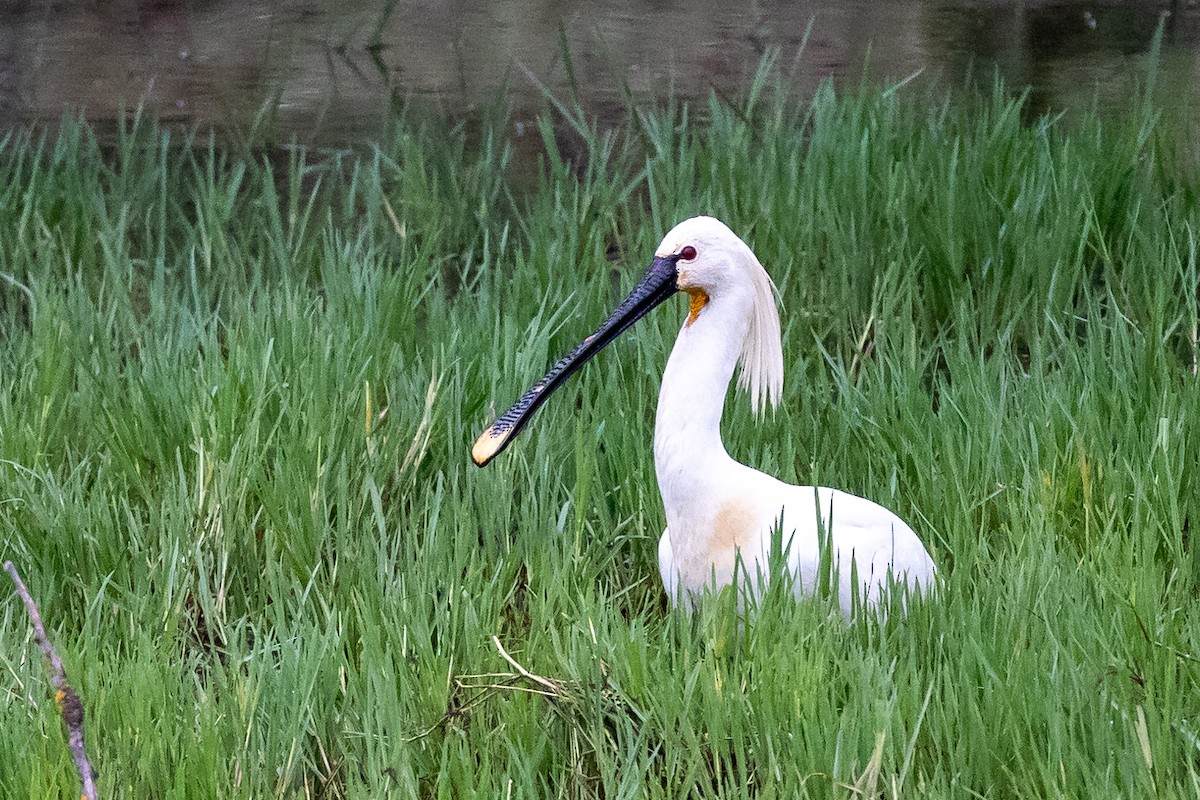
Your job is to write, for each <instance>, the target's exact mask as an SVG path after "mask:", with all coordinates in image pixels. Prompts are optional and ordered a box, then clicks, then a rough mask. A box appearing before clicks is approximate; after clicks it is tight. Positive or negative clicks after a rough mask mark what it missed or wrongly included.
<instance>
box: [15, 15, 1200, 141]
mask: <svg viewBox="0 0 1200 800" xmlns="http://www.w3.org/2000/svg"><path fill="white" fill-rule="evenodd" d="M347 5H348V6H349V7H348V8H344V7H343V8H336V7H335V4H331V3H316V2H262V1H261V0H260V2H236V3H235V2H227V1H225V0H210V1H209V2H199V3H197V2H192V1H189V2H181V1H180V0H159V1H158V2H125V3H112V4H110V3H95V4H90V3H89V4H62V5H59V4H52V3H49V2H42V3H32V2H30V3H8V4H5V6H4V8H3V10H0V121H2V122H4V123H6V124H9V125H11V124H13V123H16V122H21V121H28V120H48V121H53V120H57V119H58V118H60V117H61V115H62V114H63V113H64V111H65V110H73V111H82V112H83V113H86V114H87V115H88V116H89V117H91V118H94V119H97V120H105V119H111V118H113V117H114V116H115V115H116V114H117V113H118V109H119V108H120V106H121V104H122V103H124V104H126V105H127V106H128V105H133V104H136V103H139V102H142V103H144V104H145V105H146V106H147V107H148V108H149V109H150V110H151V111H153V112H154V113H155V114H157V115H158V116H160V117H163V118H167V119H176V120H179V121H180V122H182V123H184V124H188V125H191V124H197V125H201V126H208V125H225V124H233V125H236V126H245V125H246V124H248V123H249V122H250V121H251V120H253V119H254V118H255V115H256V114H257V113H258V112H259V111H260V109H262V108H263V107H264V104H266V107H269V108H272V109H274V110H275V112H276V114H275V117H274V118H275V119H276V120H277V122H278V128H277V131H278V135H279V136H280V137H290V136H291V135H293V134H295V135H296V136H297V137H298V138H299V139H301V140H303V141H310V142H318V143H334V142H342V141H347V140H357V139H361V138H367V137H370V136H372V135H374V134H375V133H377V132H378V131H379V130H380V127H381V125H382V124H383V121H384V120H385V119H386V116H387V114H388V113H389V107H390V102H391V100H392V99H394V98H414V97H416V98H423V99H424V100H427V101H429V102H430V103H431V104H433V105H434V106H435V107H436V108H438V109H439V110H441V111H443V112H445V113H448V114H451V115H460V114H469V113H470V112H471V111H472V110H473V109H476V108H478V107H479V106H480V105H482V104H486V103H489V102H492V101H494V100H495V98H496V97H497V96H499V93H501V92H506V93H507V96H508V97H509V98H510V100H511V102H513V103H514V104H515V105H517V106H518V107H521V106H536V105H539V104H540V95H539V90H538V89H537V87H536V86H535V85H534V84H533V83H532V82H531V81H530V80H529V78H528V77H527V76H526V74H525V72H524V71H523V69H522V67H521V66H520V65H524V66H525V67H528V69H529V70H530V71H531V72H532V73H533V74H535V75H537V76H538V77H539V78H540V79H541V80H543V81H545V83H546V84H547V85H548V86H549V87H550V88H551V90H553V91H554V92H556V93H557V94H559V95H562V96H566V97H570V96H571V95H572V94H573V93H575V92H578V97H579V99H580V100H581V101H582V102H583V103H584V104H585V105H586V106H588V107H589V109H590V110H591V111H592V112H593V113H597V114H599V115H601V116H603V115H605V114H616V113H618V110H619V109H620V108H621V107H622V106H623V102H624V100H623V94H624V93H625V92H628V93H630V94H632V96H633V97H634V98H636V99H638V100H645V99H648V98H652V97H660V96H662V95H663V94H664V93H665V92H666V91H667V90H668V89H673V90H674V91H676V92H678V93H680V94H682V95H684V96H687V97H693V98H703V97H706V96H707V94H708V92H709V90H710V88H716V89H717V90H719V91H722V92H727V93H731V94H737V93H738V92H739V91H740V90H741V89H744V88H745V86H746V85H747V83H748V81H749V79H750V77H751V76H752V75H753V72H754V69H755V67H756V66H757V64H758V63H759V61H760V59H761V57H762V55H763V53H765V52H767V51H768V50H769V49H772V48H778V49H779V51H780V52H781V53H782V58H783V61H784V71H785V74H787V75H789V76H790V78H789V79H790V80H791V81H792V82H793V84H794V87H793V88H794V89H795V90H796V91H797V92H798V93H800V94H804V93H806V92H809V91H811V90H812V89H813V88H814V87H815V86H816V85H817V84H818V83H819V82H820V81H821V80H823V79H825V78H826V77H829V76H833V77H834V78H835V79H845V80H851V81H858V80H859V79H860V78H861V77H863V76H864V75H866V76H869V77H870V78H873V79H879V80H885V79H899V78H902V77H904V76H907V75H910V74H912V73H914V72H917V71H920V70H923V71H924V72H923V76H924V77H923V78H922V80H929V79H931V78H932V79H936V78H940V79H943V80H947V81H950V82H954V81H961V80H962V76H963V75H964V74H967V73H968V72H970V73H972V74H975V75H978V76H985V79H986V80H988V81H990V80H991V74H992V68H993V67H992V65H995V67H997V68H998V69H999V71H1000V73H1001V74H1002V75H1003V76H1004V77H1005V78H1006V80H1007V81H1008V82H1009V83H1010V85H1013V86H1026V85H1027V86H1029V87H1031V90H1032V97H1033V100H1034V105H1035V106H1036V107H1037V108H1039V109H1040V108H1051V109H1058V108H1070V107H1072V106H1075V105H1078V104H1080V103H1088V102H1090V101H1091V100H1092V98H1093V97H1099V98H1100V101H1101V102H1102V103H1104V104H1110V105H1119V104H1121V103H1126V102H1128V99H1129V97H1130V92H1131V89H1132V87H1133V85H1134V84H1135V83H1136V81H1137V80H1138V79H1140V78H1141V77H1142V76H1144V75H1145V73H1146V59H1147V51H1148V49H1149V47H1150V43H1151V41H1152V39H1153V34H1154V31H1155V29H1156V26H1157V25H1158V23H1159V19H1160V16H1164V15H1165V16H1164V18H1165V20H1166V24H1167V35H1166V37H1165V38H1166V42H1165V44H1164V51H1163V58H1162V67H1161V74H1162V79H1163V80H1164V81H1165V82H1167V83H1168V84H1172V85H1175V86H1177V87H1179V88H1180V89H1183V88H1185V87H1186V88H1187V89H1188V91H1192V90H1193V88H1194V85H1195V84H1196V83H1197V78H1198V77H1200V57H1198V51H1197V43H1198V42H1200V9H1198V8H1197V7H1196V4H1195V3H1179V2H1172V3H1165V4H1164V3H1155V2H1149V3H1146V2H1131V3H1108V4H1102V5H1097V4H1093V3H1036V2H1034V3H1016V2H983V3H976V2H962V3H930V2H887V3H879V2H870V1H869V0H868V1H867V2H831V1H830V0H821V1H818V2H802V3H790V2H788V3H785V2H774V3H751V4H749V5H746V6H743V5H742V4H738V3H729V2H702V3H683V2H669V1H662V2H653V1H651V2H643V3H638V4H633V5H630V4H627V3H617V2H612V0H607V1H606V2H556V3H551V2H539V1H538V0H510V1H508V2H486V0H458V1H457V2H435V1H434V0H426V1H425V2H376V3H355V4H347ZM810 23H811V28H810ZM806 35H807V39H806ZM802 43H804V46H803V47H801V44H802ZM564 54H569V61H568V59H567V58H566V57H565V56H564Z"/></svg>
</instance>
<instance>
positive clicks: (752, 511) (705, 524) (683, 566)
mask: <svg viewBox="0 0 1200 800" xmlns="http://www.w3.org/2000/svg"><path fill="white" fill-rule="evenodd" d="M774 288H775V287H774V284H773V283H772V281H771V278H770V276H768V275H767V272H766V270H764V269H763V267H762V265H761V264H760V263H759V261H758V259H757V258H756V257H755V255H754V253H753V252H752V251H751V249H750V248H749V246H747V245H746V243H745V242H743V241H742V240H741V239H740V238H738V236H737V235H736V234H734V233H733V231H731V230H730V229H729V228H728V227H726V226H725V224H724V223H722V222H720V221H719V220H716V219H713V218H712V217H695V218H693V219H689V220H685V221H684V222H681V223H679V224H678V225H676V226H675V227H674V228H673V229H672V230H671V232H670V233H668V234H667V235H666V237H665V238H663V240H662V244H660V245H659V247H658V250H657V251H656V252H655V256H654V260H653V261H652V262H651V264H650V267H649V269H647V270H646V274H645V275H644V276H643V277H642V279H641V281H640V282H639V283H638V284H637V286H636V287H634V289H633V291H632V292H631V293H630V295H629V296H628V297H627V298H626V299H625V300H624V301H623V302H622V303H621V304H620V305H619V306H618V307H617V309H616V310H615V311H614V312H613V313H612V315H611V316H610V317H609V318H608V319H607V320H606V321H605V322H604V324H603V325H601V326H600V327H599V328H598V329H597V330H596V332H595V333H594V334H592V335H591V336H589V337H587V338H586V339H585V340H584V341H583V343H582V344H580V345H579V346H578V347H577V348H575V350H574V351H573V352H571V353H570V355H568V356H566V357H565V358H563V359H561V360H559V361H558V363H556V364H555V365H554V367H553V368H552V369H551V370H550V371H549V372H548V373H546V376H545V377H543V378H542V379H541V380H540V381H538V382H537V383H536V384H534V386H533V388H531V389H530V390H529V391H528V392H526V393H525V395H524V396H523V397H522V398H521V399H520V400H518V401H517V403H516V404H515V405H514V406H513V407H512V408H510V409H509V410H508V411H506V412H505V413H504V414H502V415H501V416H500V417H498V418H497V419H496V421H495V422H493V423H492V424H491V426H490V427H488V429H487V430H485V431H484V432H483V434H482V435H480V437H479V439H478V440H477V441H476V442H475V445H474V447H473V448H472V450H471V455H472V458H473V459H474V461H475V463H476V464H478V465H479V466H481V467H482V466H484V465H485V464H487V463H488V462H489V461H491V460H492V459H493V458H494V457H495V456H496V455H497V454H498V453H500V451H501V450H503V449H504V448H505V447H506V446H507V445H508V444H509V443H510V442H511V441H512V440H513V439H514V438H515V437H516V435H517V434H518V433H520V432H521V429H522V428H524V427H525V424H526V423H527V422H528V421H529V418H530V417H531V416H532V415H533V413H534V412H535V411H536V410H537V409H538V407H539V406H540V405H541V404H542V403H543V402H545V400H546V398H547V397H549V396H550V394H551V393H552V392H553V391H554V390H555V388H557V387H558V386H559V385H560V384H562V382H563V381H565V380H566V379H567V378H568V377H569V376H570V375H571V374H572V373H574V372H575V370H577V369H579V367H581V366H582V365H583V364H584V363H585V362H586V361H587V360H588V359H590V358H591V357H592V356H594V355H595V354H596V353H598V352H599V351H600V350H601V349H602V348H603V347H604V346H605V345H607V344H608V343H609V342H611V341H612V340H613V339H615V338H616V337H617V336H619V335H620V334H621V333H622V332H623V331H625V330H626V329H627V328H629V326H631V325H633V323H635V322H637V320H639V319H640V318H641V317H642V316H644V315H645V314H646V313H647V312H649V311H650V310H651V309H652V308H654V307H655V306H657V305H659V304H660V303H662V302H663V301H664V300H666V299H667V298H668V297H670V296H671V295H673V294H675V292H676V291H683V292H686V293H687V294H688V296H689V297H690V298H691V301H690V304H689V307H688V313H687V317H686V319H685V320H684V322H683V327H682V328H681V329H680V331H679V336H678V338H676V340H675V347H674V349H672V351H671V356H670V358H669V359H668V360H667V368H666V371H665V372H664V374H663V378H662V388H661V390H660V391H659V396H658V413H657V417H656V420H655V425H654V468H655V472H656V474H657V477H658V488H659V491H660V492H661V493H662V499H663V507H664V509H665V511H666V519H667V529H666V530H665V531H664V532H663V535H662V538H660V539H659V542H658V564H659V570H660V572H661V574H662V580H663V584H664V586H665V587H666V590H667V593H668V594H669V595H670V597H671V599H672V602H683V603H684V604H685V606H687V607H690V606H691V603H692V600H693V598H694V597H695V596H696V595H697V594H698V593H700V592H702V591H703V590H704V589H706V588H713V587H717V588H719V587H723V586H726V585H728V584H729V583H730V582H731V581H732V579H733V577H734V573H735V570H736V569H738V567H737V565H738V564H739V563H740V564H741V569H744V570H745V572H744V576H745V577H748V578H750V579H751V580H752V581H757V588H758V589H761V588H762V586H763V583H762V581H764V580H765V579H766V578H767V576H768V575H769V566H768V558H769V556H770V554H771V552H772V537H773V535H775V532H776V531H779V533H780V535H781V536H782V540H781V542H776V547H778V548H780V549H779V550H777V551H776V552H782V553H786V555H787V569H788V571H789V572H790V573H791V575H792V576H793V579H794V583H793V586H794V590H795V592H796V593H797V594H805V593H810V592H812V591H813V589H814V587H816V586H817V582H818V579H819V574H820V570H821V569H822V568H829V566H830V565H831V564H832V566H833V571H835V572H836V575H837V578H838V585H837V588H838V602H839V604H840V606H841V608H842V611H843V613H845V614H847V615H849V613H850V610H851V605H852V597H853V596H854V595H855V594H856V593H857V595H858V597H859V598H860V600H861V601H863V602H865V603H866V604H867V605H868V606H870V607H874V606H876V605H877V604H878V603H879V602H880V600H881V599H882V596H883V590H884V588H885V587H887V586H888V585H889V583H891V584H893V585H897V586H904V587H907V588H908V590H910V591H929V590H930V589H932V584H933V581H934V576H935V573H936V567H935V566H934V563H933V559H932V558H931V557H930V555H929V553H928V551H927V550H926V549H925V547H924V545H922V544H921V540H920V539H919V538H917V535H916V533H914V532H913V530H912V528H910V527H909V526H908V525H907V524H906V523H905V522H904V521H903V520H902V519H900V517H898V516H897V515H896V514H894V513H892V512H891V511H889V510H888V509H886V508H884V507H883V506H880V505H878V504H877V503H873V502H871V501H870V500H866V499H864V498H861V497H857V496H855V495H852V494H848V493H846V492H843V491H839V490H837V489H830V488H827V487H813V486H792V485H790V484H786V483H783V482H782V481H779V480H777V479H775V478H773V477H771V476H769V475H766V474H764V473H762V472H759V471H758V470H756V469H752V468H750V467H748V466H745V465H744V464H741V463H739V462H737V461H735V460H734V459H733V458H731V457H730V456H729V454H728V453H727V452H726V451H725V445H724V443H723V442H722V441H721V413H722V411H723V410H724V406H725V395H726V391H727V389H728V386H729V381H730V380H731V379H732V377H733V370H734V367H735V366H736V365H737V364H738V363H739V362H740V364H741V373H740V377H739V381H738V383H739V385H740V386H741V388H743V389H745V390H747V391H748V392H749V393H750V403H751V406H752V408H753V409H754V411H755V412H758V411H759V410H760V409H761V408H762V407H764V405H765V404H767V403H769V404H770V405H771V406H772V407H774V406H776V405H777V404H778V403H779V398H780V394H781V391H782V389H783V351H782V344H781V341H780V332H779V314H778V311H777V310H776V307H775V295H774ZM822 536H824V538H825V545H824V546H823V544H822V541H821V539H822ZM823 551H824V553H825V555H826V558H830V557H831V558H832V561H825V562H824V563H822V561H821V554H822V552H823ZM739 554H740V562H739ZM855 580H856V581H857V584H858V585H857V587H856V586H855V585H854V582H855Z"/></svg>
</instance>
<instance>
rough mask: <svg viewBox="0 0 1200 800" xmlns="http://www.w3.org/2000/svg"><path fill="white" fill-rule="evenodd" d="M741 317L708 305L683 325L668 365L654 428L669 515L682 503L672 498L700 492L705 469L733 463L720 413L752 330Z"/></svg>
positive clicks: (656, 456) (733, 310) (660, 482)
mask: <svg viewBox="0 0 1200 800" xmlns="http://www.w3.org/2000/svg"><path fill="white" fill-rule="evenodd" d="M729 306H733V304H729ZM739 311H740V309H737V308H736V307H725V308H722V306H721V304H720V303H718V302H712V303H710V304H709V305H708V306H707V307H705V308H704V309H703V310H702V311H701V312H700V314H699V316H698V317H697V318H696V319H695V320H694V321H693V322H692V323H691V324H686V323H685V324H684V326H683V328H682V329H681V330H680V332H679V337H678V338H677V339H676V340H675V347H674V348H673V349H672V350H671V356H670V358H669V359H668V360H667V368H666V370H665V371H664V373H663V379H662V388H661V390H660V391H659V395H658V414H657V418H656V420H655V424H654V466H655V471H656V473H657V477H658V485H659V488H660V490H661V491H662V494H663V502H664V504H666V506H667V508H668V513H669V510H670V508H671V506H672V505H673V502H672V501H673V499H679V498H675V497H674V495H677V494H681V493H687V494H690V493H691V492H693V491H697V490H700V489H702V488H703V483H704V476H705V475H706V474H708V473H706V468H708V467H713V466H716V465H717V464H719V463H721V462H724V461H728V460H729V455H728V454H727V453H726V451H725V445H724V443H723V442H722V441H721V413H722V412H723V411H724V408H725V395H726V393H727V392H728V389H729V381H730V379H731V378H732V377H733V370H734V367H735V366H737V359H738V355H739V353H740V352H741V348H742V342H743V341H744V340H745V338H746V332H747V329H748V327H749V320H748V317H747V315H746V314H745V313H738V312H739Z"/></svg>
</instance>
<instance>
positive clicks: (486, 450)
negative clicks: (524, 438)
mask: <svg viewBox="0 0 1200 800" xmlns="http://www.w3.org/2000/svg"><path fill="white" fill-rule="evenodd" d="M494 427H495V426H491V427H489V428H488V429H487V430H486V431H484V432H483V433H481V434H479V438H478V439H476V440H475V445H474V446H473V447H472V448H471V460H473V461H474V462H475V464H476V465H477V466H480V467H482V466H485V465H486V464H487V463H488V462H489V461H491V460H492V458H493V457H494V456H495V455H496V453H498V452H500V448H501V447H503V446H504V442H505V441H506V440H507V439H508V434H509V432H508V431H504V432H500V433H497V432H496V431H495V430H494Z"/></svg>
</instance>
